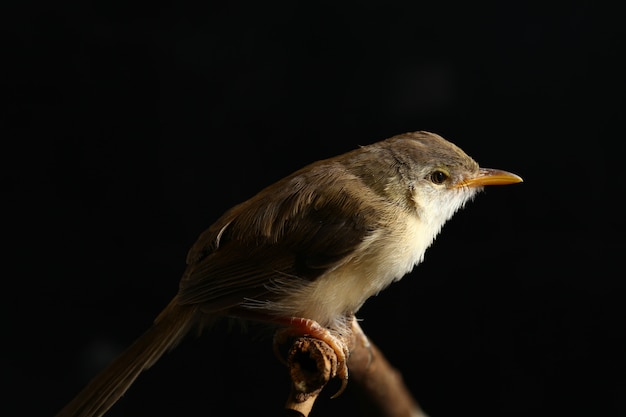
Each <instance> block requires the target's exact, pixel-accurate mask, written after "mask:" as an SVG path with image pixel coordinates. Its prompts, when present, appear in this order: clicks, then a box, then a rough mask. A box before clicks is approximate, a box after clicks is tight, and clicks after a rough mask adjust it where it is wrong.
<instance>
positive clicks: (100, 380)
mask: <svg viewBox="0 0 626 417" xmlns="http://www.w3.org/2000/svg"><path fill="white" fill-rule="evenodd" d="M195 313H196V309H195V308H194V307H191V306H179V305H177V304H176V301H173V302H171V303H170V304H169V305H168V306H167V307H166V308H165V310H163V312H162V313H161V314H160V315H159V317H158V318H157V320H155V323H154V325H153V326H152V327H151V328H150V329H148V331H146V332H145V333H144V334H143V335H142V336H141V337H139V339H137V340H136V341H135V342H134V343H133V344H132V345H131V346H130V347H128V348H127V349H126V350H125V351H124V352H123V353H122V354H121V355H120V356H118V357H117V358H116V359H115V360H114V361H113V362H112V363H111V364H110V365H109V366H108V367H107V368H106V369H104V370H103V371H102V372H101V373H100V374H98V375H97V376H96V377H95V378H94V379H93V380H92V381H91V382H90V383H89V384H88V385H87V386H86V387H85V388H84V389H83V390H82V391H81V392H80V393H79V394H78V395H77V396H76V397H75V398H74V399H73V400H72V401H71V402H70V403H69V404H67V405H66V406H65V407H64V408H63V409H62V410H61V411H60V412H59V413H58V414H57V415H56V417H99V416H102V415H103V414H104V413H106V412H107V410H108V409H109V408H111V406H113V404H115V402H116V401H117V400H119V399H120V397H121V396H122V395H124V393H125V392H126V390H127V389H128V388H129V387H130V386H131V385H132V383H133V382H134V381H135V379H137V377H138V376H139V374H140V373H141V372H142V371H144V370H146V369H148V368H150V367H151V366H152V365H153V364H154V363H155V362H156V361H157V360H158V359H159V358H160V357H161V355H163V353H165V352H166V351H168V350H170V349H172V348H174V347H175V346H176V344H178V342H179V341H180V340H181V339H182V338H183V337H184V336H185V335H186V334H187V333H188V332H189V330H190V329H191V327H192V326H193V325H194V319H195Z"/></svg>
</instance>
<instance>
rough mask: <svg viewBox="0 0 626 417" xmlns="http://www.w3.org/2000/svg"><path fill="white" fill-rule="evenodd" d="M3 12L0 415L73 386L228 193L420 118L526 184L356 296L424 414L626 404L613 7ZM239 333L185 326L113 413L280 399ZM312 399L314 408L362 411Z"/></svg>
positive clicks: (253, 406) (260, 351) (256, 5)
mask: <svg viewBox="0 0 626 417" xmlns="http://www.w3.org/2000/svg"><path fill="white" fill-rule="evenodd" d="M226 3H228V4H226ZM21 4H22V5H21V6H19V7H18V6H3V8H4V11H3V12H2V13H0V22H1V30H2V40H1V42H2V45H1V50H0V53H1V54H2V56H3V59H2V61H3V62H4V63H3V64H1V70H0V71H1V72H0V75H1V86H0V88H1V89H2V90H1V91H0V95H1V97H2V100H1V103H2V109H1V110H2V111H1V113H0V123H1V131H0V135H1V137H2V142H1V143H2V145H1V146H2V152H1V154H0V157H1V158H2V171H3V172H2V175H1V179H0V181H2V184H3V187H2V188H3V191H2V195H3V198H2V201H3V204H2V206H3V207H4V209H5V214H4V216H3V220H4V221H3V223H5V224H4V227H3V229H4V230H3V232H4V233H3V240H4V241H5V244H4V248H5V249H4V251H3V265H4V273H3V278H4V279H3V282H4V291H3V302H2V311H3V312H4V314H3V323H4V334H5V337H4V343H3V346H4V347H3V351H4V354H3V371H2V374H3V380H4V381H5V384H4V386H5V395H6V398H5V400H4V402H3V403H4V404H3V408H5V409H6V408H7V407H8V409H9V412H5V413H4V414H7V415H29V416H35V415H53V414H54V412H56V411H57V410H58V409H59V408H60V407H61V406H62V405H63V404H65V403H66V402H67V401H69V400H70V399H71V398H72V396H73V395H75V394H76V393H77V391H78V390H79V389H80V388H81V387H82V386H83V385H84V384H85V383H86V382H87V381H88V379H89V378H90V377H92V376H93V375H95V373H96V372H97V370H98V369H100V368H101V367H102V366H104V364H106V363H107V362H108V361H109V360H110V359H111V358H112V357H113V356H114V355H116V354H117V353H119V352H120V350H121V349H123V348H124V347H125V346H127V345H128V344H129V343H130V342H131V341H132V340H133V339H134V338H135V337H136V336H138V335H139V334H140V333H141V332H143V331H144V330H145V329H146V328H147V327H148V326H149V325H150V323H151V321H152V319H153V318H154V317H155V316H156V314H157V313H158V312H159V311H160V309H161V308H162V307H163V306H164V305H165V304H166V303H167V302H168V301H169V299H170V298H171V297H172V296H173V295H174V294H175V292H176V289H177V284H178V278H179V277H180V275H181V273H182V271H183V269H184V259H185V255H186V251H187V249H188V248H189V247H190V246H191V244H192V243H193V242H194V240H195V238H196V237H197V235H198V234H199V233H200V232H201V231H202V230H204V229H205V228H206V227H208V226H209V225H210V224H211V223H212V222H213V221H214V220H215V219H216V218H217V217H218V216H219V215H220V214H221V213H222V212H223V211H224V210H226V209H227V208H229V207H230V206H232V205H234V204H236V203H238V202H240V201H242V200H244V199H246V198H248V197H250V196H251V195H253V194H254V193H255V192H256V191H258V190H259V189H260V188H261V187H263V186H266V185H268V184H270V183H272V182H273V181H275V180H277V179H279V178H280V177H282V176H284V175H287V174H288V173H290V172H291V171H293V170H295V169H297V168H299V167H301V166H303V165H304V164H306V163H309V162H312V161H315V160H317V159H321V158H324V157H329V156H333V155H335V154H338V153H341V152H344V151H347V150H350V149H353V148H354V147H356V146H358V145H364V144H368V143H372V142H375V141H378V140H380V139H384V138H386V137H389V136H392V135H394V134H397V133H402V132H406V131H412V130H430V131H434V132H437V133H440V134H441V135H443V136H444V137H446V138H448V139H449V140H451V141H452V142H455V143H456V144H458V145H459V146H461V147H462V148H463V149H464V150H465V151H466V152H467V153H469V154H470V155H471V156H473V157H474V158H475V159H476V160H477V161H478V162H479V163H481V165H483V166H489V167H494V168H501V169H506V170H510V171H513V172H515V173H518V174H519V175H521V176H522V177H524V179H525V182H524V183H523V184H519V185H515V186H510V187H494V188H490V189H488V190H486V192H485V193H483V194H481V195H480V196H479V197H478V198H477V199H476V201H474V202H473V203H471V204H470V205H468V207H466V209H465V210H463V211H461V212H459V213H458V214H457V215H456V216H455V217H454V218H453V219H452V220H451V221H450V222H449V223H448V224H447V225H446V227H444V230H443V232H442V234H441V235H440V236H439V238H438V239H437V241H436V242H435V244H434V245H433V247H432V248H430V249H429V251H428V252H427V255H426V259H425V261H424V263H423V264H421V265H420V266H419V267H417V268H416V270H415V271H414V272H413V273H411V274H410V275H409V276H407V277H406V278H405V279H404V280H402V281H401V282H399V283H397V284H394V285H392V286H391V287H390V288H389V289H387V290H386V291H384V292H383V293H381V294H380V295H379V296H378V297H375V298H373V299H371V300H369V301H368V303H366V305H365V307H364V308H363V309H362V310H361V311H360V313H359V317H360V318H362V319H363V322H362V326H363V327H364V329H365V331H366V332H367V333H368V334H369V336H370V337H371V338H372V340H373V341H374V342H375V343H377V344H378V345H379V346H380V348H381V349H382V350H383V351H384V352H385V354H386V355H387V357H388V358H389V360H390V361H391V362H392V363H393V364H394V365H395V366H396V367H397V368H398V369H400V370H401V371H402V373H403V375H404V378H405V380H406V383H407V385H408V387H409V389H410V390H411V392H412V393H413V394H414V395H415V397H416V398H417V399H418V401H419V402H420V404H421V405H422V406H423V408H424V409H425V411H426V412H427V413H428V414H429V415H430V416H431V417H444V416H459V415H464V416H528V415H533V416H565V415H567V416H623V415H626V340H625V339H626V309H625V307H624V300H625V298H624V296H625V293H626V283H625V280H624V273H623V268H622V266H621V264H622V262H621V258H622V256H623V249H624V244H623V229H624V220H623V213H624V208H623V206H622V201H621V198H622V197H623V196H624V189H625V187H624V179H623V176H624V133H623V129H622V123H623V121H624V93H625V88H624V87H625V82H624V78H625V75H624V74H625V73H626V71H625V65H624V64H623V53H624V42H623V41H624V38H623V36H622V35H623V33H622V32H623V30H622V27H623V22H622V18H621V16H622V14H620V13H619V12H618V11H617V10H612V9H606V8H604V7H603V6H602V5H601V3H598V2H582V1H575V2H567V3H564V4H563V5H561V6H559V7H557V6H556V5H551V6H547V5H546V3H545V2H544V3H542V5H533V4H531V3H523V2H515V3H513V2H501V3H500V4H491V5H488V6H487V5H478V4H476V2H465V3H463V4H459V3H450V4H446V3H441V2H421V3H420V2H395V3H394V2H385V3H382V2H381V3H370V2H344V3H338V2H306V3H301V2H285V3H282V4H279V3H272V4H271V5H269V4H267V3H266V2H250V3H244V2H237V1H236V2H220V3H218V4H204V2H196V3H194V5H186V4H184V3H171V4H169V5H155V4H149V5H145V6H139V5H137V4H135V5H133V6H129V5H127V4H125V3H121V4H113V3H110V2H94V3H87V2H75V3H58V2H49V3H47V4H46V5H41V4H27V3H21ZM256 330H257V329H255V327H254V326H252V328H251V329H250V331H240V330H239V329H238V328H235V329H234V330H229V328H228V326H227V325H226V324H221V325H218V326H217V328H215V329H214V330H213V331H211V332H209V333H208V334H205V335H203V336H202V337H200V338H198V339H196V340H193V338H190V339H188V340H186V341H185V342H184V343H183V344H182V345H181V346H179V347H178V348H177V349H176V350H174V351H173V352H172V353H170V354H167V355H165V356H164V357H163V358H162V359H161V361H160V362H158V363H157V365H156V366H155V367H153V368H152V369H151V370H149V371H147V372H145V373H144V374H142V375H141V376H140V378H139V379H138V380H137V382H136V384H135V385H134V386H133V387H132V388H131V389H130V390H129V391H128V393H127V395H126V396H125V397H124V398H123V399H122V400H121V401H120V402H119V403H118V404H117V405H116V406H115V407H114V408H113V409H112V410H111V412H110V414H109V415H110V416H124V415H145V416H155V417H156V416H173V415H175V416H194V415H211V414H218V412H217V410H222V411H221V412H219V414H220V415H225V414H226V415H231V414H232V415H244V414H251V413H255V414H262V415H270V414H274V415H277V414H280V410H281V408H282V405H283V402H284V400H285V399H286V395H287V387H288V379H287V375H286V372H285V369H284V368H283V367H282V365H280V364H279V363H278V362H277V361H276V360H275V359H274V357H273V356H272V353H271V339H270V338H269V337H266V336H264V337H261V336H259V332H258V331H256ZM7 386H8V390H7V388H6V387H7ZM329 395H330V389H329V390H328V392H327V395H322V398H320V400H319V401H318V402H317V404H316V406H315V409H314V414H313V415H318V416H321V415H329V416H331V415H336V416H338V415H344V414H350V415H358V414H359V413H360V410H359V408H358V407H359V406H358V401H357V400H356V398H355V397H354V395H353V393H352V392H350V391H349V392H348V393H346V394H345V395H343V396H341V397H340V398H339V399H336V400H330V399H328V396H329ZM223 410H227V411H226V412H224V411H223Z"/></svg>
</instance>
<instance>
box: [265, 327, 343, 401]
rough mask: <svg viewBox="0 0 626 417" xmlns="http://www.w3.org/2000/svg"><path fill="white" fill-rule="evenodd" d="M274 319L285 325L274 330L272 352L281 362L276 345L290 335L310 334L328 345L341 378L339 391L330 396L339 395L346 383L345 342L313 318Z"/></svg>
mask: <svg viewBox="0 0 626 417" xmlns="http://www.w3.org/2000/svg"><path fill="white" fill-rule="evenodd" d="M274 321H275V322H278V323H279V324H284V325H285V326H286V327H285V328H283V329H280V330H278V331H276V333H275V335H274V352H275V353H276V354H277V356H278V357H279V359H280V360H281V362H285V361H284V359H282V357H281V356H280V354H279V353H278V345H279V344H280V343H282V342H284V341H285V340H286V339H287V338H288V337H290V336H311V337H313V338H315V339H318V340H321V341H323V342H324V343H326V344H327V345H328V346H330V348H331V349H332V350H333V351H334V352H335V355H336V356H337V372H336V376H337V377H338V378H339V379H341V387H340V388H339V391H337V392H336V393H335V394H334V395H333V396H332V397H331V398H336V397H338V396H339V395H341V393H342V392H343V391H344V390H345V389H346V386H347V385H348V356H349V354H350V351H349V349H348V345H347V342H345V341H344V340H342V339H341V338H339V337H337V336H335V335H334V334H333V333H332V332H331V331H330V330H329V329H327V328H325V327H323V326H321V325H320V324H319V323H318V322H316V321H315V320H311V319H305V318H300V317H290V318H286V319H278V320H274Z"/></svg>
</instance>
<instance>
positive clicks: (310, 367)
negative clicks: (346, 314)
mask: <svg viewBox="0 0 626 417" xmlns="http://www.w3.org/2000/svg"><path fill="white" fill-rule="evenodd" d="M352 329H353V332H352V337H351V338H350V340H349V343H348V348H349V350H350V358H349V360H348V368H349V370H350V380H349V384H352V385H351V386H350V388H351V389H352V388H354V389H356V391H357V392H358V394H359V397H360V398H361V400H362V401H363V402H365V403H366V407H363V409H365V410H368V414H367V415H371V416H374V415H376V416H385V417H401V416H402V417H409V416H410V417H426V415H425V414H424V413H423V411H422V410H421V409H420V407H419V405H418V404H417V402H416V401H415V400H414V399H413V397H412V396H411V394H410V393H409V391H408V389H407V388H406V386H405V385H404V382H403V380H402V376H401V374H400V372H398V371H397V370H396V369H395V368H393V367H392V366H391V364H390V363H389V362H388V361H387V359H386V358H385V357H384V355H383V354H382V352H381V351H380V350H379V349H378V348H377V347H376V346H375V345H373V344H372V343H371V342H369V341H368V339H367V337H366V336H365V334H364V333H363V330H361V327H360V326H359V325H358V323H357V322H356V320H354V321H353V325H352ZM287 364H288V366H289V371H290V376H291V381H292V384H291V385H292V386H291V392H290V394H289V398H288V399H287V403H286V404H285V410H286V415H287V416H290V417H296V416H297V417H307V416H308V415H309V413H310V412H311V409H312V408H313V404H314V403H315V400H316V399H317V397H318V396H319V394H320V392H321V391H322V389H323V388H324V387H325V386H326V384H327V383H328V381H329V380H330V379H332V378H333V377H334V376H335V373H336V371H337V356H336V355H335V352H334V351H333V349H331V348H330V347H329V346H328V345H327V344H326V343H324V342H322V341H321V340H318V339H315V338H312V337H307V336H304V337H300V338H298V339H296V340H295V342H294V343H293V345H292V346H291V348H290V350H289V353H288V356H287Z"/></svg>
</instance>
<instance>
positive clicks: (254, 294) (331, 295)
mask: <svg viewBox="0 0 626 417" xmlns="http://www.w3.org/2000/svg"><path fill="white" fill-rule="evenodd" d="M522 181H523V180H522V178H521V177H520V176H518V175H516V174H513V173H511V172H508V171H504V170H499V169H491V168H482V167H480V166H479V165H478V163H477V162H475V161H474V159H472V158H471V157H470V156H468V155H467V154H466V153H465V152H464V151H463V150H461V149H460V148H459V147H458V146H456V145H454V144H453V143H452V142H449V141H448V140H446V139H444V138H443V137H441V136H440V135H438V134H435V133H431V132H427V131H415V132H407V133H402V134H398V135H395V136H392V137H390V138H387V139H384V140H381V141H378V142H374V143H372V144H369V145H364V146H359V147H356V148H355V149H354V150H351V151H348V152H346V153H344V154H341V155H338V156H335V157H331V158H328V159H323V160H320V161H317V162H313V163H311V164H310V165H307V166H305V167H304V168H302V169H300V170H297V171H295V172H294V173H292V174H290V175H288V176H286V177H285V178H283V179H281V180H279V181H277V182H275V183H274V184H272V185H269V186H267V187H266V188H264V189H262V190H261V191H260V192H258V193H257V194H256V195H254V196H252V197H251V198H250V199H248V200H246V201H244V202H242V203H240V204H238V205H235V206H234V207H232V208H231V209H229V210H227V211H225V212H224V214H223V215H222V216H221V217H219V218H218V219H217V220H216V221H215V222H214V223H213V224H212V225H211V226H209V227H208V229H206V230H205V231H204V232H203V233H201V234H200V235H199V237H198V238H197V240H196V242H195V243H194V244H193V245H192V247H191V249H190V250H189V252H188V255H187V259H186V268H185V270H184V271H183V274H182V277H181V278H180V283H179V288H178V292H177V293H176V295H175V296H174V297H173V299H172V300H171V301H170V302H169V304H167V306H166V307H165V308H164V309H163V310H162V312H161V313H160V314H159V315H158V316H157V317H156V319H155V320H154V322H153V324H152V326H151V327H150V328H149V329H148V330H147V331H146V332H145V333H143V335H141V336H140V337H139V338H138V339H136V341H135V342H134V343H132V344H131V345H130V346H129V347H128V348H127V349H126V350H125V351H123V352H122V353H121V354H120V356H118V357H117V358H116V359H114V360H113V362H112V363H111V364H110V365H108V366H107V367H105V369H104V370H103V371H101V372H100V373H99V374H98V375H96V376H95V377H94V378H93V379H92V380H91V382H89V383H88V384H87V385H86V386H85V388H84V389H83V390H82V391H80V392H79V393H78V394H77V395H76V397H74V399H73V400H71V401H70V402H69V403H68V404H67V405H66V406H65V407H64V408H63V409H61V410H60V411H59V412H58V414H57V416H56V417H96V416H102V415H103V414H105V413H106V412H107V411H108V410H109V409H110V408H111V407H112V406H113V405H114V404H115V403H116V402H117V401H118V399H119V398H120V397H121V396H122V395H123V394H124V393H125V392H126V390H127V389H128V388H129V387H130V386H131V384H132V383H133V382H134V381H135V380H136V378H137V377H138V376H139V375H140V374H141V372H142V371H144V370H146V369H148V368H149V367H151V366H152V365H153V364H154V363H155V362H156V361H157V360H158V359H159V358H160V357H161V356H162V355H163V354H164V353H165V352H166V351H169V350H171V349H173V348H174V347H175V346H176V345H177V344H178V343H179V342H180V341H181V340H182V339H183V338H184V337H185V335H187V334H188V333H190V332H191V331H192V330H193V331H201V330H202V328H204V327H205V326H207V325H208V324H210V323H212V322H214V321H216V320H218V319H220V318H225V317H234V318H239V319H243V320H257V321H261V322H267V323H272V324H276V325H278V326H279V327H280V328H281V329H282V330H283V331H285V332H287V333H290V334H300V335H310V336H312V337H314V338H318V339H320V340H322V341H324V342H326V343H327V344H328V345H329V346H330V347H331V348H332V349H333V350H334V351H335V353H336V354H337V358H338V364H339V365H338V368H339V371H338V372H337V376H338V377H340V378H342V379H343V380H344V382H345V381H347V364H346V359H347V356H348V355H349V352H348V351H347V348H346V344H345V342H344V341H343V340H345V336H346V334H348V333H349V332H350V331H351V330H350V329H351V326H350V323H351V321H352V320H353V319H354V317H355V315H356V313H357V312H358V311H359V308H360V307H361V306H362V305H363V304H364V303H365V301H366V300H367V299H368V298H370V297H371V296H373V295H376V294H378V293H379V292H380V291H382V290H383V289H385V288H386V287H388V286H389V285H390V284H392V283H393V282H395V281H398V280H400V279H401V278H402V277H404V276H405V275H407V274H408V273H409V272H410V271H411V270H412V269H413V268H414V267H415V266H416V265H418V264H419V263H420V262H421V261H422V260H423V258H424V254H425V251H426V249H427V248H428V247H429V246H430V245H431V244H432V243H433V241H434V240H435V238H436V237H437V235H438V234H439V232H440V230H441V228H442V226H443V225H444V224H445V223H446V221H447V220H448V219H450V218H451V217H452V215H453V214H454V213H455V212H457V210H459V209H460V208H462V207H463V206H464V205H465V204H466V203H467V202H468V201H470V200H472V199H473V198H474V197H475V195H476V194H477V193H478V192H479V191H481V190H482V189H483V188H484V187H485V186H490V185H506V184H514V183H519V182H522ZM342 387H343V385H342Z"/></svg>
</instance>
